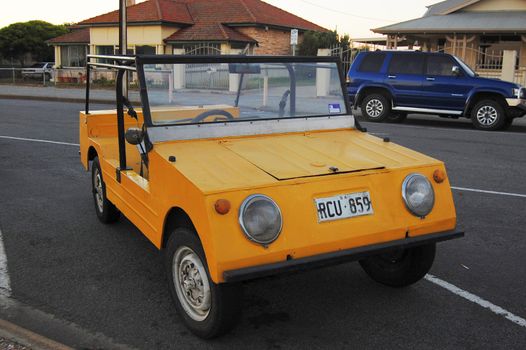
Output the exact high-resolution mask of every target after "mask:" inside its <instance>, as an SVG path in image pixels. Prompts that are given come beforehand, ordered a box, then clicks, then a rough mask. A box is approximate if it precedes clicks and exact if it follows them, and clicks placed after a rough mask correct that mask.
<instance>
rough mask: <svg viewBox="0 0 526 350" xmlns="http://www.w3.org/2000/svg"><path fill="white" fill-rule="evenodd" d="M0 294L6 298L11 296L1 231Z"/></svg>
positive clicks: (0, 231)
mask: <svg viewBox="0 0 526 350" xmlns="http://www.w3.org/2000/svg"><path fill="white" fill-rule="evenodd" d="M0 294H1V295H4V296H7V297H8V296H10V295H11V280H10V279H9V272H8V271H7V255H6V254H5V248H4V237H3V236H2V230H0Z"/></svg>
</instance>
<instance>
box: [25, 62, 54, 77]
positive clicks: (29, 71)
mask: <svg viewBox="0 0 526 350" xmlns="http://www.w3.org/2000/svg"><path fill="white" fill-rule="evenodd" d="M54 65H55V63H53V62H38V63H35V64H34V65H32V66H31V67H28V68H24V69H22V78H41V79H42V78H43V76H42V75H43V74H44V75H45V78H46V80H50V79H51V78H52V77H53V66H54Z"/></svg>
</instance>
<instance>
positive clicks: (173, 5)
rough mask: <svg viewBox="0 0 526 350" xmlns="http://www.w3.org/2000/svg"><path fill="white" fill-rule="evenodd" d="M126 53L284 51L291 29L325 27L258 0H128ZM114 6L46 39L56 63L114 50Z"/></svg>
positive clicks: (73, 63)
mask: <svg viewBox="0 0 526 350" xmlns="http://www.w3.org/2000/svg"><path fill="white" fill-rule="evenodd" d="M128 3H129V6H128V11H127V12H128V52H129V54H172V53H173V54H190V55H203V54H212V55H213V54H237V53H242V52H245V53H250V54H258V55H286V54H289V53H290V31H291V29H298V30H299V33H300V34H299V40H300V41H301V38H302V35H303V33H304V32H306V31H326V29H325V28H322V27H320V26H318V25H316V24H314V23H311V22H309V21H307V20H304V19H302V18H300V17H298V16H296V15H293V14H291V13H288V12H286V11H284V10H281V9H279V8H277V7H274V6H272V5H270V4H267V3H265V2H263V1H260V0H148V1H144V2H140V3H137V4H136V3H135V1H133V0H132V1H128ZM118 15H119V12H118V11H113V12H110V13H106V14H102V15H100V16H97V17H93V18H90V19H86V20H84V21H82V22H79V23H77V24H76V25H75V26H74V30H73V31H72V32H71V33H68V34H65V35H62V36H59V37H57V38H54V39H51V40H49V42H48V43H49V44H50V45H53V46H54V47H55V62H56V65H57V66H59V67H64V68H66V67H83V66H84V65H85V57H86V54H87V53H91V54H104V55H107V54H114V53H116V52H118V51H117V50H118V41H119V40H118V32H119V29H118Z"/></svg>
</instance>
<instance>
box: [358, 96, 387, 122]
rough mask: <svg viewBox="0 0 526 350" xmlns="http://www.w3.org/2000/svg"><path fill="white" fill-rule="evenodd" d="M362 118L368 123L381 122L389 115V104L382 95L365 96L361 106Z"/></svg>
mask: <svg viewBox="0 0 526 350" xmlns="http://www.w3.org/2000/svg"><path fill="white" fill-rule="evenodd" d="M361 109H362V116H363V117H364V118H365V119H366V120H367V121H370V122H383V121H384V120H386V119H387V118H388V117H389V115H390V113H391V103H390V101H389V100H388V99H387V98H386V97H385V96H384V95H382V94H371V95H367V96H365V98H364V99H363V101H362V104H361Z"/></svg>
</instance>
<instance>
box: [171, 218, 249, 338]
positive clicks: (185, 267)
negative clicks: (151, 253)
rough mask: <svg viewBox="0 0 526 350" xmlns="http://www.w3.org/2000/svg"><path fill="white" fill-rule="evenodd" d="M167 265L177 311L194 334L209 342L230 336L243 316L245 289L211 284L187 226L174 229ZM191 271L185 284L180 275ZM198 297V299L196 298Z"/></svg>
mask: <svg viewBox="0 0 526 350" xmlns="http://www.w3.org/2000/svg"><path fill="white" fill-rule="evenodd" d="M164 263H165V267H166V273H167V276H168V283H169V288H170V292H171V295H172V298H173V301H174V304H175V308H176V310H177V313H178V314H179V316H180V317H181V319H182V321H183V323H184V324H185V325H186V327H187V328H188V329H189V330H190V331H191V332H192V333H194V334H195V335H197V336H198V337H200V338H203V339H210V338H215V337H218V336H220V335H223V334H225V333H227V332H228V331H230V330H231V329H232V328H233V327H234V326H235V325H236V324H237V322H238V320H239V318H240V315H241V306H242V294H243V289H242V286H241V285H240V284H215V283H214V282H213V281H212V279H211V278H210V273H209V271H208V265H207V263H206V257H205V254H204V251H203V247H202V246H201V243H200V241H199V238H198V237H197V234H196V233H195V232H193V231H192V230H190V229H188V228H184V227H183V228H177V229H175V231H174V232H173V233H172V235H171V236H170V238H169V240H168V243H167V245H166V248H165V250H164ZM189 269H191V270H190V271H191V273H189V274H188V276H190V278H189V279H187V280H186V281H187V283H186V284H184V283H182V282H181V277H180V276H181V275H182V274H184V272H185V271H186V273H188V272H189ZM188 276H187V277H188ZM196 277H197V282H198V283H197V284H196V279H195V278H196ZM203 277H204V279H203ZM192 284H193V288H192ZM189 285H190V286H189ZM195 295H199V296H197V298H195V297H194V296H195ZM199 298H201V299H202V300H201V301H200V300H199Z"/></svg>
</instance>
